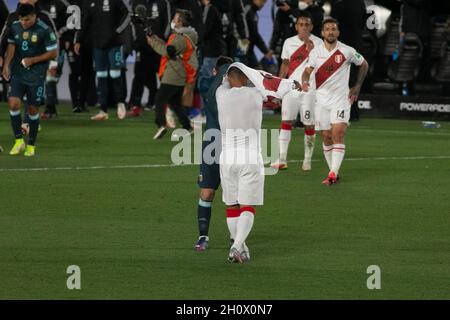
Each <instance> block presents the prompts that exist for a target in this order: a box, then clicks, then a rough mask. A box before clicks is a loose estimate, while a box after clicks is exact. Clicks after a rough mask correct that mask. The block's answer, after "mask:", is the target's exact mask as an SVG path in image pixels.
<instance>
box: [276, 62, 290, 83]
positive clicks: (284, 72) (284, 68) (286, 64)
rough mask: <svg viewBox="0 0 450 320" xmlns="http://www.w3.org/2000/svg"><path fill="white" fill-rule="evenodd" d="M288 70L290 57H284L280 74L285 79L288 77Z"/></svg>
mask: <svg viewBox="0 0 450 320" xmlns="http://www.w3.org/2000/svg"><path fill="white" fill-rule="evenodd" d="M288 71H289V59H283V61H282V62H281V66H280V73H279V75H278V76H279V77H280V78H283V79H284V78H286V77H287V75H288Z"/></svg>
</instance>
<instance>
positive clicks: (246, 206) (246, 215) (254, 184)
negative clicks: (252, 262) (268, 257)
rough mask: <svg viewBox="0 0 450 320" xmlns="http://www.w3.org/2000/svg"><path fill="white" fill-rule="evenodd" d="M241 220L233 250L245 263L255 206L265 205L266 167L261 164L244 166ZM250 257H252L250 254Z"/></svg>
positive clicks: (242, 172)
mask: <svg viewBox="0 0 450 320" xmlns="http://www.w3.org/2000/svg"><path fill="white" fill-rule="evenodd" d="M238 202H239V204H240V206H239V219H238V221H237V224H236V237H235V238H234V243H233V246H232V247H231V249H232V250H233V249H235V251H234V253H235V252H236V251H238V252H239V254H240V258H241V261H240V262H244V260H246V259H245V254H244V255H243V254H242V253H243V252H244V251H247V252H248V247H247V246H246V245H245V246H244V244H245V242H246V240H247V238H248V236H249V234H250V232H251V230H252V228H253V223H254V219H255V214H256V209H255V206H261V205H263V204H264V167H263V165H262V161H261V164H250V165H242V166H241V170H240V176H239V185H238ZM247 254H248V257H249V256H250V255H249V253H247Z"/></svg>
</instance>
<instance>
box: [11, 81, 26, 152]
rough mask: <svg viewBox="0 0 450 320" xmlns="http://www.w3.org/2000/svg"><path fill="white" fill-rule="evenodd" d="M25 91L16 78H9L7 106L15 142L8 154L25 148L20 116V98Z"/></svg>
mask: <svg viewBox="0 0 450 320" xmlns="http://www.w3.org/2000/svg"><path fill="white" fill-rule="evenodd" d="M25 93H26V87H25V85H24V84H22V83H21V82H20V81H19V80H18V79H15V78H14V77H12V78H11V82H10V86H9V93H8V107H9V115H10V121H11V127H12V130H13V134H14V138H15V142H14V146H13V147H12V149H11V151H10V152H9V154H10V155H12V156H15V155H18V154H20V153H21V152H23V151H24V150H25V141H24V140H23V134H22V116H21V114H20V106H21V102H22V101H21V99H22V97H23V96H24V95H25Z"/></svg>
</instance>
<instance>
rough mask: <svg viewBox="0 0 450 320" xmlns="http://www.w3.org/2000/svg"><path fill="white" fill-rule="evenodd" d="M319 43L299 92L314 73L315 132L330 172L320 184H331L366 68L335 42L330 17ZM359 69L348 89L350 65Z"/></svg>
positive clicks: (361, 60)
mask: <svg viewBox="0 0 450 320" xmlns="http://www.w3.org/2000/svg"><path fill="white" fill-rule="evenodd" d="M322 37H323V43H322V44H320V45H318V46H316V47H315V48H314V49H313V50H312V51H311V52H310V54H309V60H308V63H307V66H306V68H305V71H304V72H303V75H302V90H303V91H305V92H308V91H309V90H310V86H311V84H310V82H311V75H312V73H313V71H314V79H315V87H316V99H317V101H316V105H317V107H316V111H317V112H318V114H316V130H321V131H322V137H323V152H324V155H325V159H326V161H327V164H328V167H329V169H330V171H329V173H328V177H327V178H326V179H325V180H324V181H323V182H322V183H323V184H325V185H329V186H330V185H332V184H334V183H336V182H337V181H338V180H339V169H340V167H341V164H342V161H343V160H344V154H345V142H344V138H345V132H346V130H347V126H348V123H349V118H350V106H351V105H352V103H353V102H354V101H356V100H357V98H358V95H359V92H360V90H361V86H362V84H363V82H364V79H365V77H366V75H367V71H368V69H369V65H368V63H367V61H366V60H365V59H364V57H363V56H361V54H359V53H358V52H356V50H355V49H353V48H352V47H349V46H347V45H345V44H343V43H342V42H339V41H338V40H337V39H338V37H339V23H338V21H337V20H335V19H333V18H329V19H325V20H324V21H323V23H322ZM352 63H353V64H355V65H357V66H359V70H358V75H357V81H356V84H355V85H354V86H353V87H352V88H351V89H349V85H348V82H349V75H350V66H351V64H352Z"/></svg>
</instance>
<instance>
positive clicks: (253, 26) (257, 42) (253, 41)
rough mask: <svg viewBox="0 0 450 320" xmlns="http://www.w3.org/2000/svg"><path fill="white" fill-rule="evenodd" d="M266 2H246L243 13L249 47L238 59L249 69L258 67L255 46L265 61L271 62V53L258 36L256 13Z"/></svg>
mask: <svg viewBox="0 0 450 320" xmlns="http://www.w3.org/2000/svg"><path fill="white" fill-rule="evenodd" d="M266 1H267V0H247V2H246V5H245V8H244V12H245V18H246V20H247V25H248V28H249V36H250V37H249V40H250V45H249V47H248V50H247V52H246V54H245V56H241V57H238V60H241V62H243V63H244V64H246V65H247V66H249V67H250V68H255V67H257V66H258V60H257V59H256V55H255V52H254V47H255V46H256V47H257V48H258V49H259V50H260V51H261V52H262V53H263V54H264V56H265V58H266V59H267V60H269V61H270V60H272V55H273V52H272V51H271V50H269V49H268V48H267V45H266V43H265V42H264V39H263V38H262V36H261V35H260V34H259V31H258V20H259V18H258V13H257V12H258V11H259V10H261V9H262V8H263V7H264V5H265V4H266Z"/></svg>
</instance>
